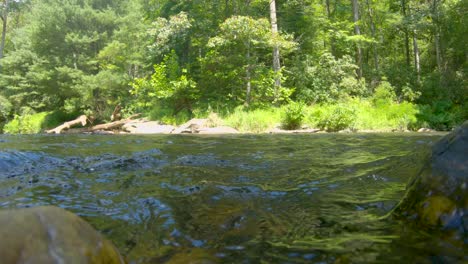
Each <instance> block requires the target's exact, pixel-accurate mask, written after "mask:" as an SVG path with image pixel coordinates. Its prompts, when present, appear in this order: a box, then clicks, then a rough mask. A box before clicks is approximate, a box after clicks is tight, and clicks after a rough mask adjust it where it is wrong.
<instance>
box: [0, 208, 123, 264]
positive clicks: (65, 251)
mask: <svg viewBox="0 0 468 264" xmlns="http://www.w3.org/2000/svg"><path fill="white" fill-rule="evenodd" d="M0 238H1V239H0V259H1V263H5V264H10V263H37V264H41V263H96V264H97V263H109V264H111V263H112V264H113V263H125V261H124V259H123V258H122V257H121V256H120V254H119V252H118V251H117V249H116V248H115V247H114V245H113V244H112V243H111V242H110V241H108V240H106V239H105V238H104V237H103V236H102V235H101V234H99V233H98V232H97V231H96V230H94V229H93V227H91V225H89V224H88V223H87V222H85V221H84V220H82V219H81V218H79V217H78V216H76V215H74V214H73V213H70V212H68V211H65V210H63V209H60V208H57V207H52V206H44V207H35V208H29V209H14V210H1V211H0Z"/></svg>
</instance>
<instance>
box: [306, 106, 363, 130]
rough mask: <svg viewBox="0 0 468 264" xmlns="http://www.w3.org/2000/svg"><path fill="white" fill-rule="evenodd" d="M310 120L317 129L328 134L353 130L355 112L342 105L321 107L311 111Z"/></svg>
mask: <svg viewBox="0 0 468 264" xmlns="http://www.w3.org/2000/svg"><path fill="white" fill-rule="evenodd" d="M311 119H312V120H313V123H314V124H315V126H316V127H317V128H320V129H322V130H326V131H328V132H336V131H340V130H343V129H347V128H349V129H354V123H355V121H356V111H355V109H353V108H351V107H349V106H346V105H344V104H338V105H328V106H322V107H319V108H318V109H317V110H315V111H312V117H311Z"/></svg>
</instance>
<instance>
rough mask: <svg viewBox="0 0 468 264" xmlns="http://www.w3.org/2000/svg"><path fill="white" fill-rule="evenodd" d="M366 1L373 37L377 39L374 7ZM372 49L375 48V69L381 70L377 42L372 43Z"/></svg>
mask: <svg viewBox="0 0 468 264" xmlns="http://www.w3.org/2000/svg"><path fill="white" fill-rule="evenodd" d="M366 3H367V11H368V12H369V20H370V21H369V22H370V28H371V34H372V38H373V39H374V40H375V39H376V37H375V24H374V18H373V11H372V8H371V6H370V3H369V0H366ZM372 49H373V52H374V66H375V71H376V72H379V54H378V51H377V44H376V43H373V44H372Z"/></svg>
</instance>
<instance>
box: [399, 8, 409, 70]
mask: <svg viewBox="0 0 468 264" xmlns="http://www.w3.org/2000/svg"><path fill="white" fill-rule="evenodd" d="M401 12H402V13H403V17H406V15H407V14H406V0H401ZM404 33H405V55H406V66H407V67H408V69H409V68H410V67H411V58H410V44H409V34H408V29H407V28H405V29H404Z"/></svg>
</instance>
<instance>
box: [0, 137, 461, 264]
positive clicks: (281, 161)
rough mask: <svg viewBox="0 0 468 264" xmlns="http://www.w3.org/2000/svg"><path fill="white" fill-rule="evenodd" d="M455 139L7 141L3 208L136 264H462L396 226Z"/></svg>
mask: <svg viewBox="0 0 468 264" xmlns="http://www.w3.org/2000/svg"><path fill="white" fill-rule="evenodd" d="M441 135H442V134H414V133H401V134H400V133H392V134H308V135H222V136H201V135H176V136H174V135H148V136H128V135H124V136H100V135H99V136H97V135H93V136H90V135H72V136H71V135H67V136H62V135H58V136H49V135H29V136H7V135H2V136H0V208H23V207H31V206H38V205H56V206H59V207H62V208H65V209H67V210H70V211H72V212H74V213H77V214H78V215H80V216H82V217H83V218H85V219H86V220H87V221H88V222H89V223H91V224H92V225H93V226H94V227H95V228H96V229H97V230H99V231H100V232H102V233H103V234H104V235H105V236H106V237H107V238H109V239H110V240H112V241H113V242H114V244H115V245H116V246H117V247H118V249H119V251H120V252H121V253H122V254H123V255H125V256H127V257H128V259H130V260H132V261H133V263H164V262H166V261H170V262H171V263H187V262H188V260H198V261H200V262H199V263H349V262H351V263H375V262H381V263H388V262H397V263H439V262H440V263H442V262H446V261H447V262H451V261H453V260H455V259H457V257H460V254H462V253H460V252H459V251H457V250H453V249H450V247H449V246H447V245H446V243H445V242H444V240H443V238H442V237H441V235H438V234H433V233H428V232H423V231H419V229H418V228H417V227H412V226H411V225H406V224H405V223H401V222H398V221H395V220H389V219H387V218H385V215H387V214H388V213H389V212H390V210H391V209H392V208H393V207H394V206H395V205H396V204H397V203H398V201H399V200H400V199H401V198H402V197H403V195H404V191H405V186H406V183H407V182H408V180H409V179H410V177H411V176H413V175H416V174H417V173H418V171H419V170H420V169H421V167H422V164H423V160H424V159H425V157H426V155H427V154H428V151H429V150H430V146H431V145H432V144H433V143H435V142H436V141H437V140H438V139H439V138H440V137H441ZM434 261H435V262H434Z"/></svg>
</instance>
